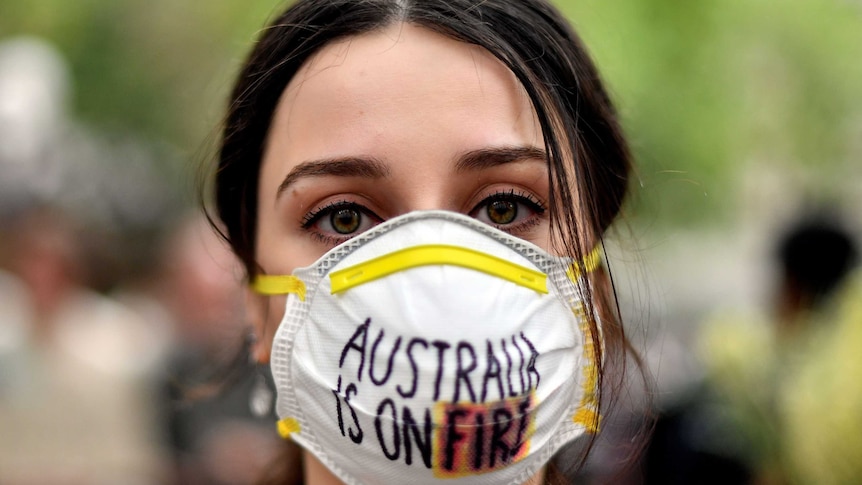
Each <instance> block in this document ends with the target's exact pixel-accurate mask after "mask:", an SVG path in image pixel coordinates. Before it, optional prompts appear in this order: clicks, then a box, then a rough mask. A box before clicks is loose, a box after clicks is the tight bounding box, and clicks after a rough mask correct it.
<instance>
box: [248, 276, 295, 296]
mask: <svg viewBox="0 0 862 485" xmlns="http://www.w3.org/2000/svg"><path fill="white" fill-rule="evenodd" d="M251 289H252V290H254V291H255V292H257V293H260V294H261V295H287V294H289V293H293V294H295V295H296V296H298V297H299V299H300V300H302V301H305V283H303V282H302V280H301V279H299V278H297V277H296V276H293V275H257V276H255V278H254V281H252V282H251Z"/></svg>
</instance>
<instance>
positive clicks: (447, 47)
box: [215, 0, 631, 485]
mask: <svg viewBox="0 0 862 485" xmlns="http://www.w3.org/2000/svg"><path fill="white" fill-rule="evenodd" d="M630 164H631V162H630V156H629V151H628V148H627V146H626V142H625V140H624V137H623V134H622V132H621V130H620V127H619V124H618V121H617V118H616V114H615V111H614V108H613V106H612V104H611V102H610V100H609V98H608V95H607V93H606V91H605V89H604V88H603V86H602V84H601V82H600V79H599V76H598V73H597V72H596V69H595V67H594V66H593V63H592V62H591V60H590V59H589V57H588V55H587V54H586V52H585V50H584V48H583V46H582V45H581V43H580V41H579V40H578V38H577V37H576V35H575V34H574V32H573V31H572V30H571V28H570V26H569V25H568V24H567V22H566V21H565V20H564V19H563V17H562V16H561V15H560V13H559V12H558V11H557V10H555V9H554V8H553V7H552V6H551V5H549V4H548V3H547V2H546V1H545V0H482V1H480V0H299V1H298V2H296V3H295V4H293V5H292V6H291V7H290V8H289V9H288V10H287V11H286V12H284V13H283V14H282V15H281V16H279V17H278V18H276V19H275V20H274V21H273V22H272V24H271V25H270V26H269V27H268V28H267V29H265V30H264V31H263V32H262V35H261V38H260V39H259V41H258V43H257V44H256V45H255V47H254V49H253V51H252V53H251V55H250V57H249V58H248V60H247V61H246V63H245V65H244V67H243V69H242V72H241V73H240V75H239V78H238V81H237V84H236V86H235V89H234V91H233V94H232V97H231V100H230V105H229V112H228V114H227V118H226V126H225V129H224V136H223V140H222V146H221V151H220V157H219V163H218V168H217V170H216V172H215V195H216V209H217V213H218V217H219V218H220V219H221V221H222V222H223V223H224V226H225V227H226V237H227V239H228V241H229V242H230V244H231V246H232V248H233V250H234V251H235V252H236V254H237V255H238V257H239V258H240V259H241V260H242V262H243V263H244V265H245V269H246V271H247V274H248V278H249V284H250V289H251V290H252V291H251V292H250V295H252V296H251V298H250V307H251V314H252V318H253V320H254V324H255V325H254V326H255V328H256V331H257V333H258V335H257V339H256V344H255V348H254V349H253V354H254V355H255V356H256V357H257V359H258V360H259V361H260V362H268V361H270V356H271V365H272V369H273V373H274V377H275V382H276V391H277V394H278V405H277V411H278V414H279V418H280V421H279V423H278V426H279V430H280V432H281V433H282V435H283V436H285V437H286V438H288V439H289V441H293V442H295V443H298V444H299V447H298V448H297V447H295V446H292V447H289V451H286V455H285V457H284V460H281V463H280V465H278V467H277V468H278V470H276V468H274V471H273V474H272V475H273V477H274V478H273V481H274V482H278V483H296V482H297V481H302V482H304V483H308V484H315V485H317V484H327V483H342V482H344V483H355V484H358V483H426V482H428V483H432V482H435V481H437V480H443V481H447V482H450V483H459V484H461V483H471V484H481V483H488V484H491V483H493V484H497V483H514V484H521V483H531V484H536V483H543V482H544V481H547V480H550V479H551V478H552V477H551V475H552V474H550V473H548V472H547V468H546V464H547V463H548V462H549V461H550V459H551V458H552V456H554V455H555V454H557V453H558V452H559V451H560V450H561V449H565V448H566V447H567V446H569V445H572V444H573V443H574V444H575V446H577V444H580V446H581V447H582V448H580V449H582V450H584V452H583V453H581V455H580V456H581V459H583V457H584V456H585V453H586V450H588V449H589V445H590V443H591V442H592V439H593V437H594V435H595V432H597V431H598V430H599V428H600V419H601V418H600V414H601V412H603V411H604V410H605V409H606V407H607V405H608V401H609V400H610V399H612V398H613V397H614V394H615V389H616V387H615V386H614V385H612V383H610V385H609V381H610V380H611V379H609V376H611V375H613V376H616V377H615V378H614V379H613V380H617V378H618V377H619V376H620V375H621V372H620V369H621V368H622V367H621V363H622V362H623V361H624V359H625V354H626V348H627V346H628V344H627V342H626V340H625V337H624V335H623V331H622V327H621V325H620V322H619V319H618V318H617V311H616V309H615V305H614V304H613V301H614V295H613V292H612V289H611V285H610V283H609V279H608V278H607V273H606V272H605V270H604V269H603V267H602V265H601V263H600V259H599V255H600V243H601V240H602V235H603V233H604V232H605V230H606V229H607V228H608V227H609V225H610V224H611V222H612V221H613V220H614V218H615V217H616V216H617V214H618V212H619V210H620V206H621V204H622V202H623V199H624V195H625V193H626V188H627V183H628V175H629V172H630V169H631V167H630ZM345 272H346V273H345ZM296 453H300V454H301V460H296V459H295V456H294V455H295V454H296ZM299 463H301V465H299Z"/></svg>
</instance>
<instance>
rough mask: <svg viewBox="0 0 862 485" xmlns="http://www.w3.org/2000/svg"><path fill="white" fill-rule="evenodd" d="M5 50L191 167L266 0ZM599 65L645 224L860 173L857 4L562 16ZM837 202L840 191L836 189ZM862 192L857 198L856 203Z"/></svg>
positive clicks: (12, 23)
mask: <svg viewBox="0 0 862 485" xmlns="http://www.w3.org/2000/svg"><path fill="white" fill-rule="evenodd" d="M2 3H3V4H2V7H0V10H2V14H0V37H10V36H15V35H35V36H39V37H43V38H45V39H47V40H49V41H51V42H53V43H54V44H55V45H56V46H57V47H58V48H59V49H60V50H61V52H62V53H63V54H64V55H65V56H66V57H67V59H68V60H69V62H70V65H71V68H72V75H73V79H74V83H75V86H74V88H73V89H74V93H75V94H74V102H73V105H74V106H73V112H74V114H75V116H76V117H78V118H80V119H82V120H84V121H85V122H87V123H89V124H91V125H94V126H97V127H101V128H104V129H107V130H123V131H129V132H134V133H138V134H140V135H141V136H143V137H144V138H148V139H154V140H159V141H165V142H167V143H169V144H172V145H174V146H176V147H179V149H180V151H181V152H182V153H184V154H185V155H186V157H185V158H186V159H187V161H189V160H191V159H192V158H195V157H196V156H199V153H200V150H199V149H200V148H201V147H202V146H203V145H206V144H208V143H209V144H211V143H212V139H211V137H209V135H211V134H212V133H214V130H215V129H216V127H217V125H218V121H219V116H220V113H221V110H222V108H223V104H224V101H223V100H224V98H225V95H226V92H227V90H228V89H229V85H230V82H231V76H232V74H233V73H234V72H235V70H236V68H237V66H238V65H239V63H240V62H241V60H242V58H243V56H244V54H245V52H246V51H247V49H248V48H249V46H250V45H251V43H252V42H253V39H254V36H255V33H256V32H257V31H258V30H259V29H260V28H261V27H262V26H263V25H264V22H265V20H266V19H267V18H269V17H270V16H271V15H273V13H274V12H277V11H278V9H279V8H280V6H281V2H277V1H271V0H266V1H262V0H254V1H250V0H242V1H240V0H229V1H228V0H208V1H205V0H184V1H175V0H147V1H145V0H122V1H119V0H76V1H74V2H70V1H67V0H3V2H2ZM558 4H559V5H560V7H561V8H562V9H563V10H564V11H566V12H567V13H568V14H569V16H570V18H571V19H572V20H573V22H574V23H575V25H576V26H577V28H578V30H579V32H580V33H581V35H582V37H583V38H584V39H585V41H586V43H587V45H588V46H589V48H590V50H591V51H592V52H593V53H594V55H595V57H596V59H597V61H598V64H599V66H600V69H601V70H602V72H603V74H604V77H605V79H606V80H607V81H608V83H609V84H610V86H611V88H612V91H613V93H614V96H615V98H616V100H617V102H618V104H619V106H620V110H621V113H622V115H623V119H624V123H625V125H626V128H627V131H628V132H629V134H630V135H631V138H632V141H633V145H634V149H635V153H636V156H637V159H638V165H639V168H638V172H639V182H640V185H641V186H642V187H643V188H642V189H641V190H639V192H640V195H639V196H638V199H639V200H638V204H639V206H640V207H641V209H639V211H640V212H642V213H649V214H658V215H657V216H651V217H653V218H655V219H658V220H659V221H660V222H662V223H667V224H669V225H671V226H674V225H680V224H686V225H688V224H701V223H704V222H705V221H715V220H719V221H720V220H722V218H725V219H726V218H728V217H732V214H734V213H735V211H737V210H739V209H740V208H739V207H738V204H739V203H740V198H739V197H738V194H737V190H738V185H739V180H740V179H739V174H740V173H744V172H747V171H749V170H751V169H752V167H755V166H758V165H764V164H765V165H766V166H770V167H777V168H779V169H781V168H782V167H788V170H796V169H799V168H802V169H804V170H805V171H804V173H805V174H806V176H805V177H803V178H804V179H805V180H804V181H802V182H801V183H800V186H799V187H793V189H794V190H802V191H809V192H811V193H812V194H818V193H822V192H824V191H825V192H830V191H831V193H835V192H836V191H837V192H841V191H847V190H853V189H852V188H846V187H845V186H846V183H845V181H846V180H848V179H853V177H856V180H857V181H858V176H859V171H858V169H856V168H855V167H856V166H857V165H859V161H860V157H862V142H860V139H862V2H860V1H859V0H788V1H785V2H774V1H769V0H731V1H727V0H698V1H684V0H614V1H612V2H608V1H600V0H559V1H558ZM836 187H838V188H837V189H836ZM857 190H858V189H857Z"/></svg>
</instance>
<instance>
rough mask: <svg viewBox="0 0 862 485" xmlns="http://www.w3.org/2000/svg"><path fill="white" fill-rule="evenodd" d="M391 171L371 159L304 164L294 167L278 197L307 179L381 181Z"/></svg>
mask: <svg viewBox="0 0 862 485" xmlns="http://www.w3.org/2000/svg"><path fill="white" fill-rule="evenodd" d="M389 173H390V170H389V167H388V166H386V164H385V163H383V162H381V161H380V160H378V159H376V158H370V157H342V158H326V159H321V160H311V161H308V162H302V163H300V164H299V165H297V166H295V167H293V169H291V171H290V173H288V174H287V177H285V178H284V180H283V181H282V182H281V185H279V186H278V191H277V192H276V197H278V196H280V195H281V193H282V192H284V191H285V190H287V189H288V188H289V187H290V186H291V185H293V184H295V183H296V182H297V181H298V180H299V179H302V178H306V177H325V176H335V177H364V178H370V179H381V178H384V177H387V176H389Z"/></svg>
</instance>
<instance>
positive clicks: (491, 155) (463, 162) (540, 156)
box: [455, 146, 548, 173]
mask: <svg viewBox="0 0 862 485" xmlns="http://www.w3.org/2000/svg"><path fill="white" fill-rule="evenodd" d="M547 159H548V156H547V154H546V153H545V150H542V149H540V148H536V147H532V146H523V147H520V146H512V147H494V148H480V149H478V150H472V151H469V152H467V153H465V154H464V155H461V157H460V158H459V159H458V161H457V162H456V163H455V172H456V173H464V172H472V171H479V170H484V169H487V168H492V167H496V166H498V165H505V164H507V163H512V162H521V161H525V160H540V161H545V160H547Z"/></svg>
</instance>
